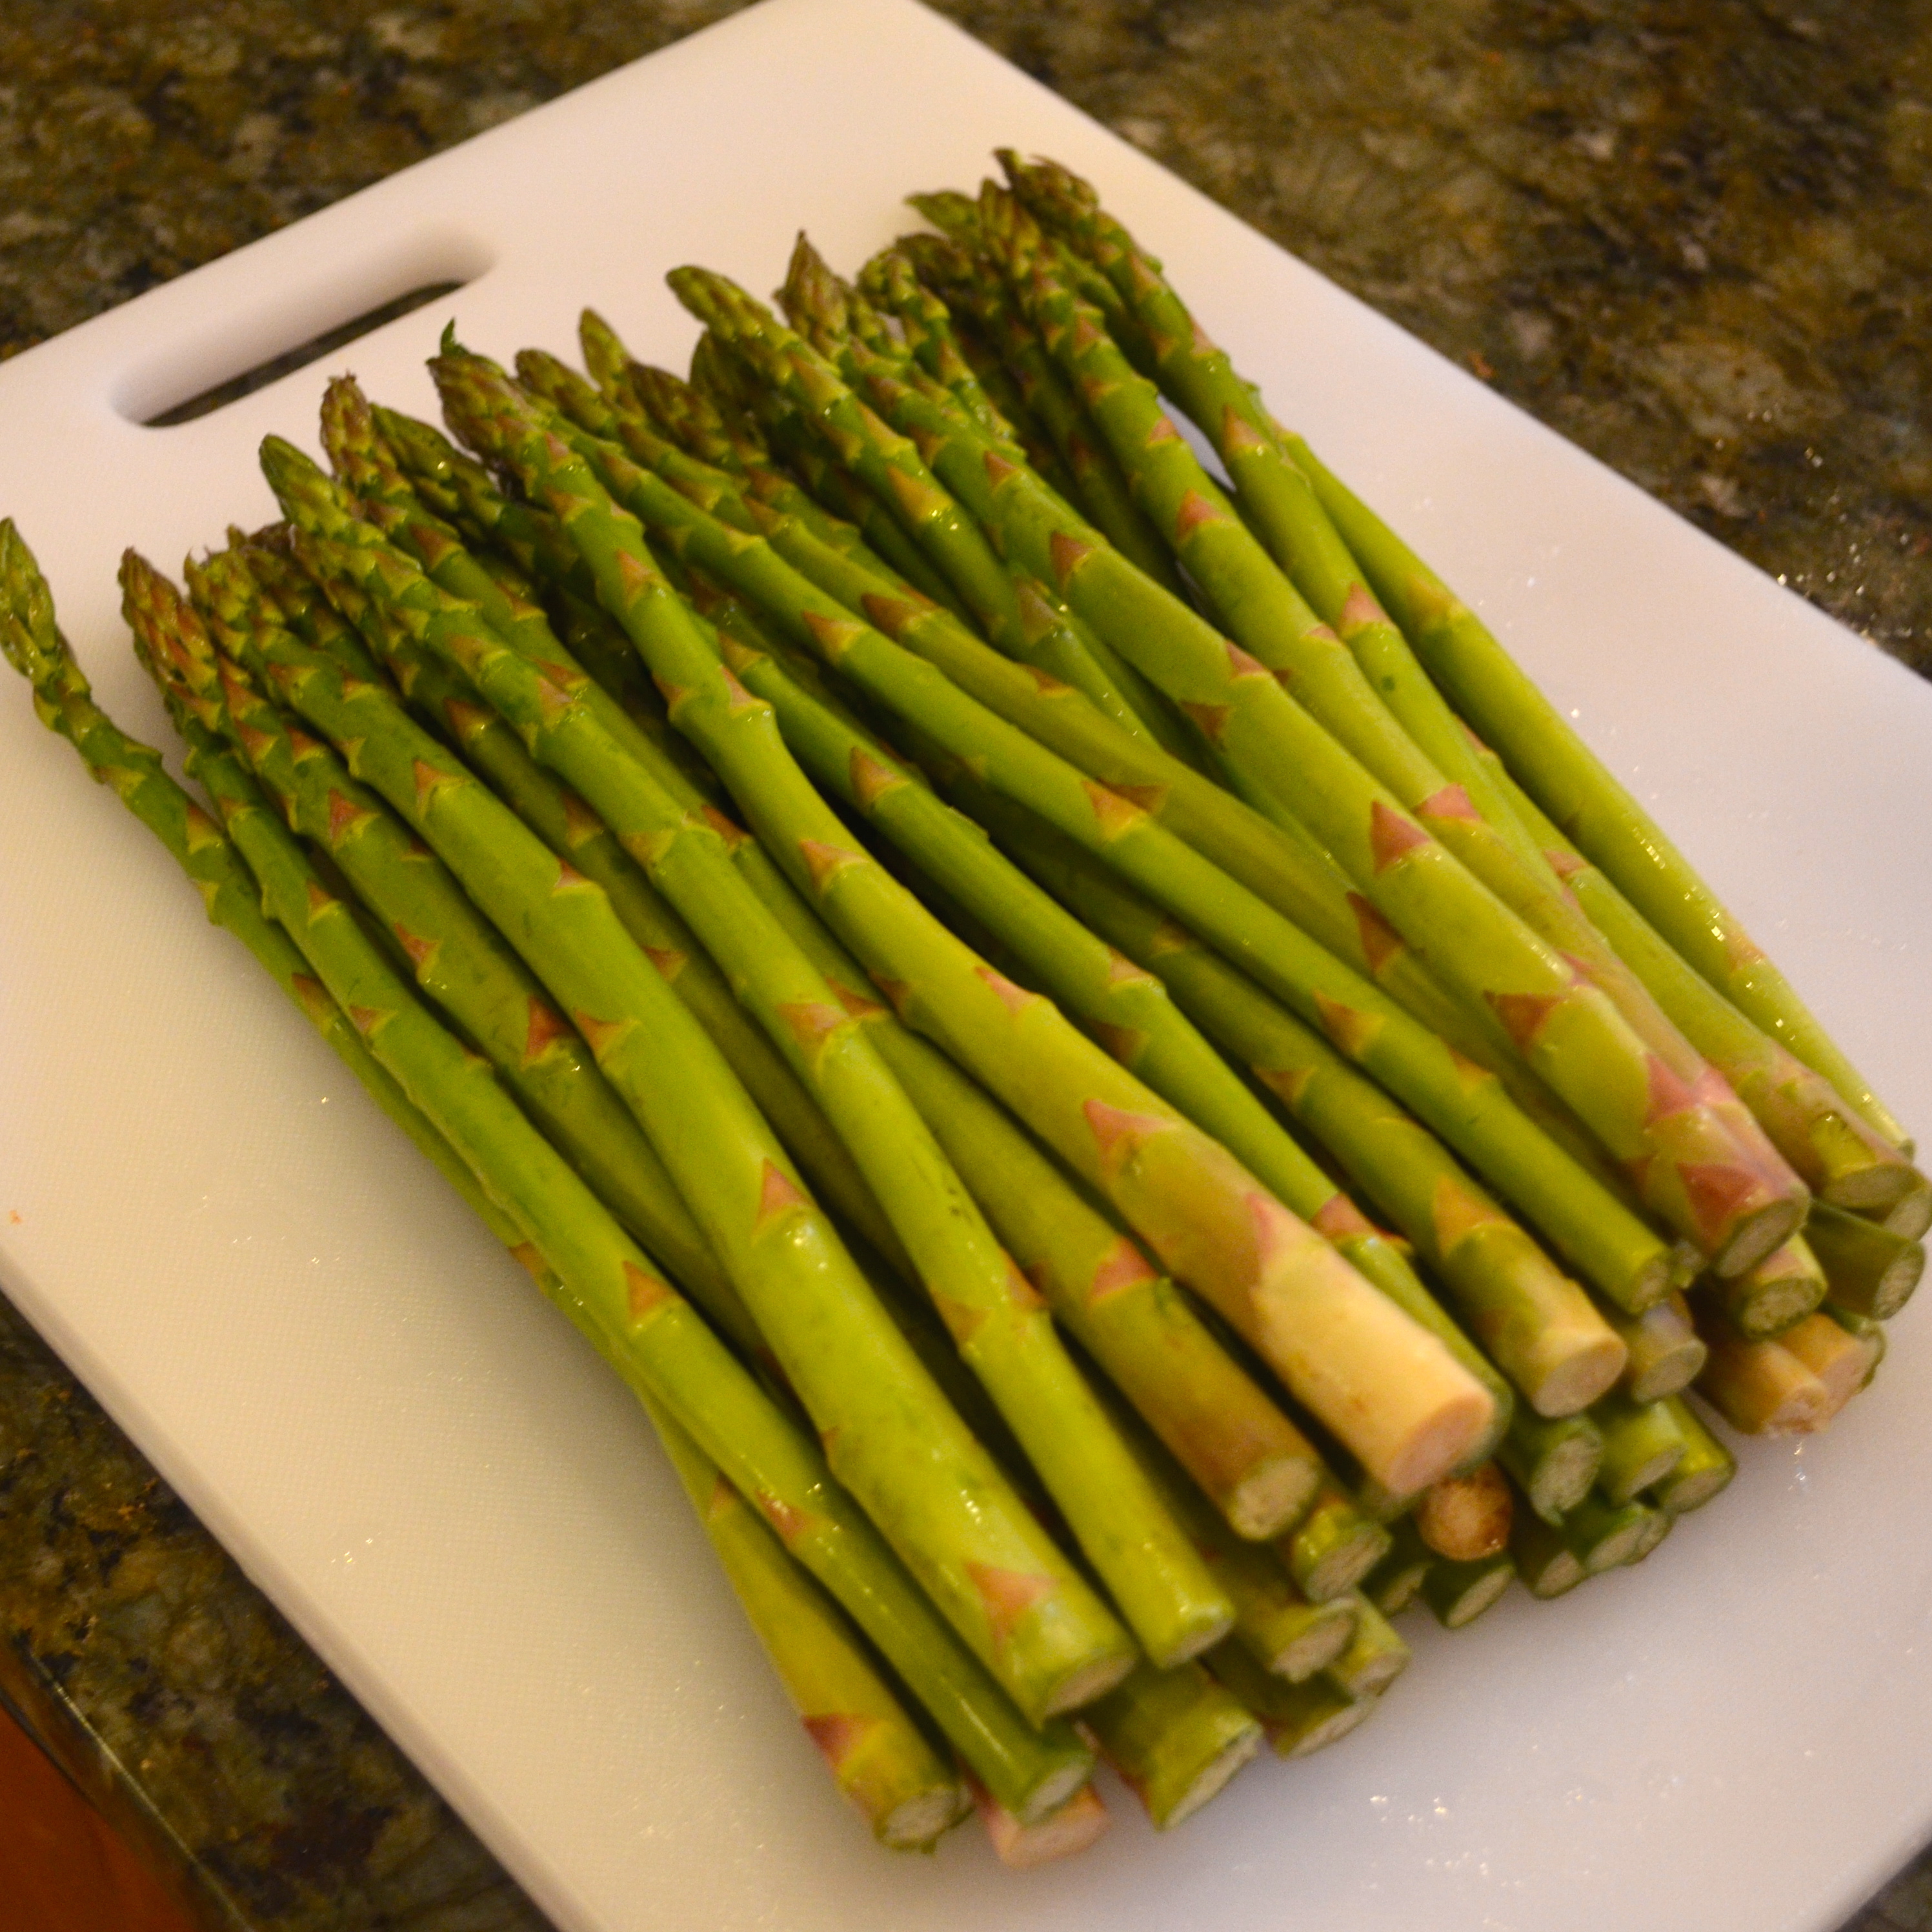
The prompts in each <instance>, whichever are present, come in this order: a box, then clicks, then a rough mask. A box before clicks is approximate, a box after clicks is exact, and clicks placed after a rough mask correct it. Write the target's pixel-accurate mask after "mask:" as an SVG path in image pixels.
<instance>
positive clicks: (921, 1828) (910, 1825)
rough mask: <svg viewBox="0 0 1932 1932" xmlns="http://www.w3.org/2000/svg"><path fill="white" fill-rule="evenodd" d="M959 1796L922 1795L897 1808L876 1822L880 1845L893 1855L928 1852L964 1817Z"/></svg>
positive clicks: (952, 1792) (939, 1793) (934, 1793)
mask: <svg viewBox="0 0 1932 1932" xmlns="http://www.w3.org/2000/svg"><path fill="white" fill-rule="evenodd" d="M961 1796H962V1794H961V1793H959V1792H958V1791H957V1790H953V1791H922V1792H920V1793H919V1794H918V1795H917V1796H915V1797H912V1798H908V1799H906V1800H905V1802H904V1803H903V1804H901V1805H897V1806H895V1808H893V1809H892V1811H889V1812H888V1813H887V1814H886V1816H885V1817H883V1818H881V1819H880V1820H879V1822H878V1826H877V1835H878V1841H879V1843H880V1844H882V1845H883V1846H886V1847H887V1848H888V1849H890V1850H892V1851H895V1852H922V1851H926V1850H928V1849H930V1847H931V1846H932V1844H933V1843H935V1841H936V1840H938V1839H939V1838H943V1837H944V1835H946V1834H947V1832H950V1831H951V1830H952V1829H953V1826H955V1825H956V1824H957V1823H959V1820H960V1819H961V1818H962V1817H964V1816H965V1811H964V1809H963V1808H962V1805H961V1802H960V1799H961Z"/></svg>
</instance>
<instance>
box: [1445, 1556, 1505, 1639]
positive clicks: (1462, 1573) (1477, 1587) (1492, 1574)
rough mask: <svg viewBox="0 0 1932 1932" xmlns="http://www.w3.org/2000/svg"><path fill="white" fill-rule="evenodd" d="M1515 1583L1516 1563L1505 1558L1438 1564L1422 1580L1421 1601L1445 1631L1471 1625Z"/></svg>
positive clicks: (1494, 1557) (1495, 1557) (1493, 1557)
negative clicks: (1431, 1611) (1433, 1613)
mask: <svg viewBox="0 0 1932 1932" xmlns="http://www.w3.org/2000/svg"><path fill="white" fill-rule="evenodd" d="M1515 1580H1516V1563H1515V1561H1514V1559H1513V1558H1511V1557H1510V1556H1507V1555H1505V1556H1492V1557H1488V1558H1486V1559H1484V1560H1483V1561H1482V1562H1478V1563H1439V1564H1437V1565H1436V1567H1435V1568H1434V1569H1433V1570H1432V1571H1430V1573H1429V1574H1428V1575H1427V1577H1424V1579H1423V1580H1422V1595H1423V1601H1424V1602H1425V1603H1427V1604H1428V1606H1429V1607H1430V1609H1431V1610H1433V1611H1434V1612H1435V1613H1436V1620H1437V1621H1438V1622H1439V1623H1440V1624H1441V1625H1442V1628H1444V1629H1445V1630H1452V1631H1453V1630H1460V1629H1461V1628H1463V1625H1465V1624H1472V1623H1474V1622H1475V1621H1476V1619H1478V1617H1479V1616H1481V1615H1482V1614H1483V1613H1484V1611H1485V1610H1488V1609H1490V1607H1492V1606H1493V1605H1494V1604H1496V1602H1497V1601H1499V1598H1501V1597H1502V1594H1503V1592H1505V1590H1507V1589H1508V1588H1509V1586H1511V1584H1512V1583H1514V1582H1515Z"/></svg>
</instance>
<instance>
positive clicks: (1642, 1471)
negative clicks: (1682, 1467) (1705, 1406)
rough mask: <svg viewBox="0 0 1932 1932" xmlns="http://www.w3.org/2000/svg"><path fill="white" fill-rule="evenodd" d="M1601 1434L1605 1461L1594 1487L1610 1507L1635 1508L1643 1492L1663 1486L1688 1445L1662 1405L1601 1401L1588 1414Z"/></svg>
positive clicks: (1622, 1399) (1622, 1398)
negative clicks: (1630, 1506) (1612, 1505)
mask: <svg viewBox="0 0 1932 1932" xmlns="http://www.w3.org/2000/svg"><path fill="white" fill-rule="evenodd" d="M1592 1420H1593V1421H1595V1424H1596V1425H1597V1427H1598V1429H1599V1430H1601V1432H1602V1434H1603V1438H1604V1459H1603V1462H1602V1463H1601V1466H1599V1468H1598V1472H1597V1484H1598V1488H1600V1489H1601V1490H1602V1491H1603V1493H1604V1495H1605V1496H1607V1497H1608V1498H1609V1499H1610V1501H1611V1502H1613V1503H1615V1504H1619V1505H1622V1504H1624V1503H1627V1502H1634V1500H1635V1499H1637V1497H1639V1496H1641V1495H1642V1494H1643V1492H1644V1491H1645V1490H1650V1489H1655V1487H1657V1486H1658V1484H1660V1483H1664V1482H1667V1481H1669V1480H1670V1475H1671V1473H1672V1472H1673V1470H1675V1469H1676V1467H1677V1466H1678V1464H1679V1463H1681V1462H1682V1461H1683V1460H1684V1457H1685V1451H1686V1450H1687V1449H1688V1447H1689V1445H1688V1443H1687V1442H1685V1439H1684V1432H1683V1430H1682V1429H1680V1428H1679V1427H1678V1423H1677V1412H1676V1410H1675V1409H1673V1408H1672V1407H1671V1406H1670V1404H1669V1403H1667V1402H1645V1403H1640V1402H1633V1401H1632V1400H1631V1399H1630V1398H1629V1397H1628V1396H1625V1395H1622V1394H1617V1395H1609V1396H1606V1397H1604V1400H1602V1401H1601V1402H1600V1403H1598V1405H1597V1406H1596V1407H1595V1409H1594V1410H1593V1411H1592Z"/></svg>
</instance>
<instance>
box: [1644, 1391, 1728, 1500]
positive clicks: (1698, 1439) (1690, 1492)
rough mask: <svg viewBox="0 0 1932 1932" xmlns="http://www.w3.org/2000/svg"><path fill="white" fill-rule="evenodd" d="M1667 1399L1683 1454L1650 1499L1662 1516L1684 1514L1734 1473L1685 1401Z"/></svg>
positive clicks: (1721, 1449)
mask: <svg viewBox="0 0 1932 1932" xmlns="http://www.w3.org/2000/svg"><path fill="white" fill-rule="evenodd" d="M1668 1400H1669V1403H1670V1413H1671V1415H1672V1417H1673V1419H1674V1420H1675V1421H1676V1424H1677V1428H1678V1433H1679V1434H1680V1435H1682V1437H1683V1438H1684V1454H1683V1457H1682V1460H1680V1461H1679V1463H1678V1465H1677V1466H1676V1469H1673V1471H1672V1472H1670V1475H1668V1476H1667V1477H1666V1478H1664V1481H1663V1482H1662V1483H1661V1484H1659V1485H1658V1487H1657V1490H1656V1491H1655V1494H1654V1497H1653V1500H1654V1501H1655V1503H1656V1505H1657V1506H1658V1508H1659V1509H1661V1510H1662V1511H1664V1514H1666V1515H1667V1516H1685V1515H1688V1514H1689V1512H1690V1511H1692V1510H1694V1509H1701V1508H1703V1506H1704V1505H1705V1504H1706V1503H1707V1502H1709V1501H1710V1500H1711V1499H1712V1497H1713V1496H1715V1495H1716V1494H1717V1493H1718V1491H1719V1490H1721V1489H1723V1488H1724V1487H1726V1486H1727V1484H1729V1483H1730V1480H1731V1478H1732V1477H1733V1476H1734V1475H1736V1473H1737V1467H1738V1466H1737V1463H1736V1460H1734V1459H1733V1457H1732V1454H1731V1452H1730V1451H1729V1450H1728V1449H1727V1448H1725V1447H1724V1445H1723V1444H1722V1443H1721V1442H1719V1441H1718V1439H1717V1438H1716V1437H1715V1436H1713V1435H1712V1433H1711V1432H1710V1431H1709V1430H1708V1429H1706V1427H1704V1424H1703V1422H1702V1421H1700V1418H1699V1417H1698V1415H1697V1411H1696V1410H1695V1409H1693V1408H1692V1407H1691V1405H1690V1404H1689V1403H1688V1402H1686V1401H1685V1400H1683V1398H1682V1397H1679V1396H1672V1397H1669V1398H1668Z"/></svg>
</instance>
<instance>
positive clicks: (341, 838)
mask: <svg viewBox="0 0 1932 1932" xmlns="http://www.w3.org/2000/svg"><path fill="white" fill-rule="evenodd" d="M188 575H189V581H190V584H191V585H196V586H199V589H201V591H202V593H203V594H202V599H201V602H200V605H199V614H201V615H202V616H203V618H204V619H205V621H206V622H208V625H210V627H211V629H212V630H213V631H214V639H219V640H222V641H223V643H226V645H228V646H229V647H230V648H231V649H233V650H236V651H239V652H242V654H244V655H247V656H248V657H249V658H252V659H254V661H257V662H260V661H263V657H262V652H263V646H261V644H260V643H258V642H257V640H256V639H255V637H254V636H252V635H251V634H245V633H244V632H243V631H242V630H240V628H239V627H238V625H236V623H234V622H230V621H228V619H229V618H232V617H234V616H238V615H239V613H238V612H237V611H236V609H235V607H234V605H233V603H232V602H231V601H229V600H228V599H226V598H224V597H223V595H221V594H220V589H219V587H218V584H219V580H220V573H216V574H214V577H213V578H212V580H211V573H209V572H208V571H205V570H198V569H196V568H194V567H193V566H192V565H190V569H189V573H188ZM214 639H211V638H210V637H208V635H206V634H204V633H202V632H200V631H196V630H193V629H190V628H188V627H187V626H181V627H179V628H178V630H177V631H176V634H175V644H176V646H177V648H178V652H179V654H180V655H179V658H178V660H176V661H175V662H178V663H179V664H180V666H181V668H180V669H179V670H176V669H175V663H174V662H162V663H160V665H159V668H160V670H161V671H162V673H163V675H164V676H170V677H178V679H179V687H178V696H179V697H181V699H182V700H183V701H192V702H193V703H195V704H196V709H197V711H198V712H199V715H201V717H202V718H203V720H204V721H205V722H206V723H208V724H209V725H210V726H211V728H213V729H214V730H216V731H217V732H218V733H220V735H221V736H223V738H224V739H226V740H227V741H228V742H229V744H230V745H233V746H234V747H235V748H236V750H237V751H239V754H241V755H242V757H243V759H244V760H245V763H247V765H248V768H249V769H250V770H251V772H253V773H254V776H255V777H256V778H257V781H258V782H260V784H262V785H263V787H264V789H265V790H266V791H267V793H269V796H270V797H271V798H272V799H273V800H274V801H275V803H276V804H277V805H278V806H279V808H281V812H282V814H283V816H284V818H285V819H286V820H287V822H288V823H289V825H290V828H291V829H293V830H294V831H296V832H299V833H300V834H301V835H302V836H303V837H305V838H308V840H309V841H311V843H312V844H314V845H315V846H317V847H319V848H320V850H324V851H326V852H327V853H328V854H329V857H330V859H332V861H333V862H335V865H337V866H338V868H340V870H341V874H342V876H343V877H344V879H345V880H347V883H349V885H350V886H351V887H352V888H353V889H354V891H355V892H356V895H357V897H358V898H359V899H360V900H361V901H362V903H363V904H365V906H366V907H368V910H370V911H371V913H374V915H375V916H376V917H377V919H379V920H380V921H381V922H382V923H383V927H384V928H385V929H386V930H387V931H388V932H390V933H392V935H395V938H397V940H398V942H399V944H400V946H401V950H402V951H403V953H404V955H405V956H407V959H409V961H410V964H411V965H412V967H413V969H414V971H415V977H416V984H417V985H418V986H419V987H420V988H421V989H422V991H423V992H425V994H426V995H428V997H429V998H431V999H432V1000H434V1001H435V1002H436V1003H437V1004H438V1005H439V1006H440V1007H442V1008H443V1010H444V1011H445V1012H446V1013H448V1014H449V1016H450V1018H451V1019H452V1020H453V1021H454V1022H455V1024H456V1025H458V1027H459V1028H460V1029H461V1030H462V1031H463V1034H465V1035H466V1037H468V1038H469V1040H472V1042H473V1043H475V1045H476V1046H478V1048H479V1049H481V1051H482V1052H483V1053H484V1055H485V1057H486V1058H487V1059H488V1060H489V1061H490V1064H492V1065H493V1066H494V1067H496V1070H497V1071H498V1073H499V1074H500V1075H501V1076H502V1079H503V1080H504V1082H505V1085H508V1088H510V1090H511V1092H512V1093H514V1094H515V1095H516V1096H517V1098H518V1099H519V1100H520V1101H521V1102H522V1103H523V1105H524V1106H525V1107H526V1109H528V1110H529V1112H530V1114H531V1115H532V1118H534V1119H535V1121H536V1123H537V1124H538V1127H541V1129H542V1130H543V1131H544V1133H546V1134H547V1135H548V1136H549V1137H550V1139H551V1140H552V1141H553V1142H554V1143H555V1144H556V1145H557V1147H558V1148H559V1151H561V1152H562V1154H564V1155H565V1157H566V1158H567V1159H568V1160H570V1162H571V1164H572V1166H574V1167H575V1168H576V1169H577V1172H579V1173H580V1175H583V1178H584V1179H585V1180H586V1181H588V1182H589V1184H590V1187H591V1188H592V1190H593V1191H594V1192H595V1193H596V1194H597V1196H598V1198H599V1199H601V1201H602V1202H604V1205H606V1206H607V1207H608V1208H610V1210H611V1211H612V1212H613V1214H616V1217H617V1218H618V1220H619V1221H620V1222H622V1223H623V1224H624V1226H626V1227H627V1228H628V1229H630V1230H631V1232H632V1233H633V1234H634V1235H636V1236H637V1239H638V1240H639V1241H640V1242H642V1243H643V1244H645V1245H646V1247H647V1248H648V1249H649V1251H650V1252H651V1253H654V1254H657V1255H660V1256H663V1257H664V1258H665V1259H666V1260H667V1262H668V1263H669V1265H670V1266H671V1267H672V1268H673V1270H674V1271H676V1273H677V1274H678V1275H679V1279H680V1280H682V1281H684V1282H685V1283H686V1285H687V1286H688V1287H689V1288H690V1289H691V1290H692V1292H694V1293H695V1294H696V1295H697V1296H698V1298H699V1300H700V1302H701V1303H702V1304H703V1307H704V1308H705V1310H706V1313H708V1314H709V1315H711V1316H712V1318H713V1319H714V1320H716V1321H718V1322H719V1323H720V1325H721V1327H722V1328H724V1331H725V1332H726V1334H728V1335H729V1336H730V1338H731V1340H733V1342H734V1343H736V1344H737V1345H738V1346H739V1347H740V1348H741V1349H745V1350H747V1351H755V1350H756V1349H757V1346H758V1340H757V1331H756V1330H755V1329H754V1328H753V1327H752V1326H751V1322H750V1318H749V1317H748V1316H747V1315H746V1313H745V1310H744V1309H743V1307H742V1304H740V1303H739V1301H738V1299H737V1297H736V1295H735V1293H734V1292H733V1291H732V1289H731V1288H730V1284H729V1283H728V1282H727V1281H726V1280H725V1279H724V1275H723V1274H722V1272H721V1270H720V1269H719V1268H718V1264H717V1262H716V1260H715V1258H714V1257H713V1256H712V1253H711V1251H710V1249H709V1246H708V1245H707V1244H706V1241H705V1239H704V1237H703V1235H702V1234H701V1233H700V1232H699V1230H698V1228H697V1224H696V1223H695V1222H694V1221H693V1220H691V1215H690V1213H689V1211H688V1209H687V1208H685V1205H684V1203H683V1201H682V1199H681V1198H680V1197H679V1194H678V1192H677V1190H676V1187H675V1186H674V1184H673V1182H672V1181H671V1178H670V1175H668V1174H667V1172H665V1170H664V1165H663V1163H661V1161H660V1160H658V1157H657V1154H656V1153H655V1151H654V1150H653V1149H652V1146H651V1145H650V1142H649V1141H648V1140H647V1139H646V1138H645V1136H644V1135H643V1133H642V1131H641V1130H640V1129H639V1128H638V1127H637V1124H636V1122H635V1121H634V1120H633V1119H632V1118H631V1115H629V1113H628V1112H626V1110H625V1108H624V1106H623V1104H622V1102H621V1101H620V1100H619V1099H618V1098H617V1097H616V1094H613V1092H612V1091H610V1088H609V1087H608V1086H607V1085H606V1083H605V1082H604V1079H603V1077H602V1076H601V1075H600V1074H599V1073H598V1071H597V1069H596V1066H595V1061H593V1060H592V1057H591V1055H590V1054H589V1052H588V1050H587V1049H586V1048H585V1047H584V1046H583V1041H582V1040H581V1038H580V1036H579V1035H578V1034H577V1030H576V1029H575V1028H574V1027H572V1026H571V1025H570V1023H569V1022H568V1020H566V1019H565V1018H564V1017H563V1016H562V1014H561V1013H559V1012H558V1011H557V1010H556V1008H555V1007H554V1006H553V1005H552V1004H551V1003H550V1001H549V999H548V998H547V997H546V996H545V995H544V992H543V991H542V989H541V987H540V986H538V983H537V980H536V979H535V976H534V975H533V974H531V973H530V972H529V969H528V968H526V967H525V966H524V965H523V963H522V962H521V961H520V959H517V956H516V955H515V954H514V953H513V952H512V951H511V950H510V948H509V947H508V946H507V945H506V944H505V943H504V942H503V941H502V940H501V939H500V938H499V937H498V935H497V933H496V929H495V928H494V927H493V926H490V924H489V922H487V920H485V919H484V918H483V917H482V916H481V914H480V913H478V912H477V910H475V907H474V906H473V905H472V903H471V902H470V901H469V898H468V897H467V896H466V895H465V894H464V892H463V889H462V888H461V886H459V885H458V883H457V882H456V880H455V878H454V877H452V875H451V874H449V871H447V870H446V868H444V866H443V864H442V863H441V862H440V860H438V859H437V858H436V857H435V856H434V854H433V853H428V852H426V851H425V850H424V849H423V847H422V844H421V842H420V841H419V840H418V839H416V838H415V836H414V835H413V834H412V833H411V832H410V831H409V830H408V829H407V828H406V827H405V826H403V825H402V824H401V823H400V822H399V821H398V820H397V819H396V818H395V816H394V814H392V813H391V812H390V811H389V808H388V806H387V805H385V804H384V803H383V800H382V799H380V797H379V796H377V795H376V794H375V793H373V792H371V791H370V790H368V788H367V787H365V786H363V785H361V784H359V783H357V781H356V780H355V779H354V778H352V777H350V775H349V772H348V771H347V769H346V768H345V767H344V765H343V763H341V760H340V759H338V757H336V755H335V753H334V752H333V751H331V750H330V749H329V747H328V746H326V745H323V744H320V743H318V742H317V741H316V740H315V739H312V738H311V737H309V736H308V735H307V734H306V733H302V732H301V731H299V730H296V729H295V728H294V727H291V726H290V724H288V723H287V721H286V720H285V719H284V718H283V716H282V715H281V713H280V712H278V709H276V707H275V706H274V705H273V704H272V703H269V700H267V699H266V697H264V696H263V694H262V692H261V691H260V688H259V687H258V686H257V685H256V683H255V682H254V679H252V678H251V676H249V674H248V672H247V671H246V670H244V669H243V668H242V666H241V664H239V663H238V662H237V661H236V660H235V658H234V657H233V655H223V654H221V653H218V652H217V651H216V650H215V649H214V648H213V643H214ZM270 648H272V646H271V647H270Z"/></svg>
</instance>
